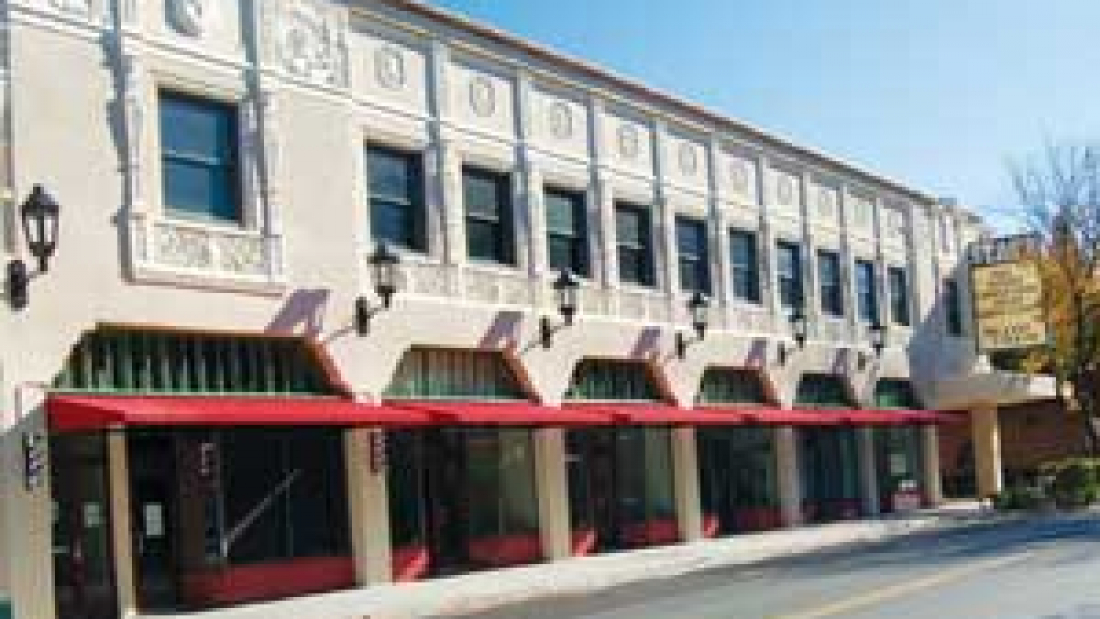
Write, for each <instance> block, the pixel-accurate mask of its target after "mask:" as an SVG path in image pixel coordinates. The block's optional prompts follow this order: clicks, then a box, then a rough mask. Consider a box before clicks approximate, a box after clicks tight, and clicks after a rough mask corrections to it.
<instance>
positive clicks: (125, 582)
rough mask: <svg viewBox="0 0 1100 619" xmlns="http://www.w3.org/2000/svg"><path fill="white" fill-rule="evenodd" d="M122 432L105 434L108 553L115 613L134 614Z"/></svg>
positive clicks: (126, 464) (127, 477)
mask: <svg viewBox="0 0 1100 619" xmlns="http://www.w3.org/2000/svg"><path fill="white" fill-rule="evenodd" d="M128 456H129V454H128V453H127V451H126V435H125V434H124V433H122V432H110V433H108V434H107V475H108V482H107V486H108V491H109V492H110V497H111V550H112V552H111V555H112V559H113V561H114V569H115V590H116V591H117V592H118V608H119V614H120V615H121V616H123V617H133V616H136V615H137V612H138V604H137V586H136V581H135V578H134V556H133V551H134V550H133V549H134V544H133V535H132V533H131V531H132V530H133V527H132V526H131V524H130V513H131V511H130V462H129V457H128Z"/></svg>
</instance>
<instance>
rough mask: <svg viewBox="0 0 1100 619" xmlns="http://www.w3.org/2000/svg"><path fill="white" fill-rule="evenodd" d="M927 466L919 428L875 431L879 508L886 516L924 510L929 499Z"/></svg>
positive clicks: (880, 429) (907, 427)
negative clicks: (927, 492)
mask: <svg viewBox="0 0 1100 619" xmlns="http://www.w3.org/2000/svg"><path fill="white" fill-rule="evenodd" d="M923 463H924V457H923V450H922V449H921V428H920V427H919V426H899V427H886V428H877V429H875V464H876V469H877V470H876V474H877V478H878V491H879V505H880V507H881V509H882V511H883V512H884V513H893V512H899V511H908V510H913V509H918V508H920V507H923V506H924V504H925V502H926V501H927V496H926V494H925V486H924V474H923V470H924V466H923Z"/></svg>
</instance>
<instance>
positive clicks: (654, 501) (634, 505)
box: [616, 427, 676, 545]
mask: <svg viewBox="0 0 1100 619" xmlns="http://www.w3.org/2000/svg"><path fill="white" fill-rule="evenodd" d="M616 438H617V445H616V449H617V452H618V473H619V488H618V495H619V496H618V498H619V512H620V514H621V516H622V518H623V521H622V524H623V525H624V528H625V529H626V532H625V535H624V537H625V538H626V539H625V540H624V541H625V542H626V543H627V544H629V545H641V544H644V543H646V542H647V541H649V540H650V539H651V537H652V536H653V535H654V533H655V532H654V530H653V529H654V528H658V527H664V526H666V523H668V522H670V521H671V522H674V521H675V518H676V504H675V499H674V495H673V490H672V453H671V437H670V435H669V431H668V430H667V429H665V428H640V427H630V428H619V429H617V430H616Z"/></svg>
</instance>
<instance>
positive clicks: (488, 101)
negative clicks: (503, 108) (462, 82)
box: [470, 75, 497, 117]
mask: <svg viewBox="0 0 1100 619" xmlns="http://www.w3.org/2000/svg"><path fill="white" fill-rule="evenodd" d="M470 109H471V110H473V111H474V114H477V115H478V116H482V117H489V116H492V115H493V114H495V113H496V111H497V94H496V88H494V87H493V82H492V80H490V79H489V78H487V77H485V76H484V75H478V76H475V77H473V78H471V79H470Z"/></svg>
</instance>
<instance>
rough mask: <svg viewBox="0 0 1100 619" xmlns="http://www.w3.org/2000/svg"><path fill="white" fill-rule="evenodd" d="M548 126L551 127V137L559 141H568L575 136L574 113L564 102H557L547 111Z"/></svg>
mask: <svg viewBox="0 0 1100 619" xmlns="http://www.w3.org/2000/svg"><path fill="white" fill-rule="evenodd" d="M547 124H548V125H549V127H550V135H552V136H554V137H556V138H558V139H559V140H566V139H569V138H570V137H572V135H573V111H572V110H570V109H569V104H568V103H566V102H564V101H555V102H554V103H552V104H551V105H550V109H549V110H548V111H547Z"/></svg>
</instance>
